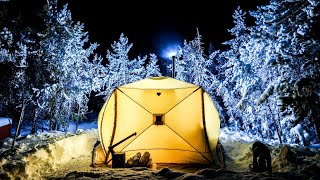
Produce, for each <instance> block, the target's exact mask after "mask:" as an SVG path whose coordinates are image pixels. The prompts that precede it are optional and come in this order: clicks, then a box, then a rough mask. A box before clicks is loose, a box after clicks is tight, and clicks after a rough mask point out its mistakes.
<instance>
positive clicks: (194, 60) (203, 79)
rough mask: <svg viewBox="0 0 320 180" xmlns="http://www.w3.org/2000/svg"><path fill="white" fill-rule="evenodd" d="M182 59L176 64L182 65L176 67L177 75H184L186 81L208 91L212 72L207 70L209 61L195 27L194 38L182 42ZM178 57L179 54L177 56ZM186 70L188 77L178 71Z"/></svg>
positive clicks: (183, 71)
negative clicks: (195, 33)
mask: <svg viewBox="0 0 320 180" xmlns="http://www.w3.org/2000/svg"><path fill="white" fill-rule="evenodd" d="M182 54H183V55H182V60H177V61H178V62H179V61H184V63H177V66H184V67H181V68H180V67H178V68H177V70H178V71H177V77H180V76H181V77H184V78H185V79H181V80H185V81H187V82H190V83H193V84H196V85H199V86H201V87H202V88H204V90H206V91H208V90H209V87H210V86H211V84H212V76H213V75H212V73H211V71H210V70H209V67H210V65H211V61H209V60H208V58H207V57H206V55H205V53H204V48H203V43H202V37H201V35H200V34H199V31H198V29H197V35H196V37H195V39H194V40H192V41H190V42H186V41H185V43H184V46H183V48H182ZM178 57H179V56H178ZM186 72H188V77H187V78H188V79H187V78H186V77H185V75H180V73H182V74H183V73H186Z"/></svg>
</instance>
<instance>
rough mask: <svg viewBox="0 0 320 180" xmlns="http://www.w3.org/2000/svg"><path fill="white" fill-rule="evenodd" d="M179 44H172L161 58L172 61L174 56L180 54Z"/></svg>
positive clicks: (164, 50) (163, 52)
mask: <svg viewBox="0 0 320 180" xmlns="http://www.w3.org/2000/svg"><path fill="white" fill-rule="evenodd" d="M178 47H179V45H178V44H171V45H169V46H167V47H166V48H164V49H163V50H162V53H161V56H162V57H164V58H169V59H172V56H176V55H177V52H178Z"/></svg>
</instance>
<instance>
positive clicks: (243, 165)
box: [219, 128, 254, 171]
mask: <svg viewBox="0 0 320 180" xmlns="http://www.w3.org/2000/svg"><path fill="white" fill-rule="evenodd" d="M219 140H220V143H221V144H222V146H223V149H224V154H225V163H226V167H227V168H228V169H232V170H234V171H249V164H251V163H252V150H251V147H252V144H253V143H254V141H253V140H252V139H250V138H248V136H245V135H243V134H241V132H235V131H230V130H228V129H226V128H225V129H222V130H221V131H220V135H219Z"/></svg>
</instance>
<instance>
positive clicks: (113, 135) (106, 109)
mask: <svg viewBox="0 0 320 180" xmlns="http://www.w3.org/2000/svg"><path fill="white" fill-rule="evenodd" d="M98 129H99V135H100V140H101V144H102V147H103V149H104V152H105V155H106V158H107V161H109V160H110V159H111V158H112V157H111V154H109V152H108V147H109V146H111V145H114V144H116V143H118V142H120V141H121V140H123V139H125V138H126V137H128V136H129V135H131V134H132V133H134V132H136V133H137V135H136V136H133V137H131V138H129V139H127V140H125V141H124V142H122V143H120V144H119V145H117V146H116V147H114V151H115V152H124V153H126V158H127V159H128V158H130V157H132V156H134V155H135V154H136V153H137V152H141V153H142V154H143V152H145V151H148V152H149V153H150V155H151V158H152V160H153V162H154V163H175V164H213V163H214V161H215V159H214V156H215V147H216V145H217V142H218V135H219V131H220V119H219V114H218V112H217V110H216V108H215V106H214V104H213V102H212V100H211V98H210V96H209V95H208V94H207V93H206V92H205V91H204V90H203V89H202V88H201V87H200V86H197V85H194V84H190V83H187V82H183V81H180V80H177V79H174V78H169V77H155V78H147V79H143V80H140V81H137V82H133V83H130V84H126V85H123V86H119V87H117V88H115V90H114V91H113V93H112V94H111V95H110V97H109V98H108V100H107V101H106V102H105V104H104V105H103V107H102V108H101V111H100V113H99V117H98Z"/></svg>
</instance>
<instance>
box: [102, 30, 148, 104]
mask: <svg viewBox="0 0 320 180" xmlns="http://www.w3.org/2000/svg"><path fill="white" fill-rule="evenodd" d="M111 48H112V50H107V55H106V58H107V61H108V65H107V68H106V70H107V71H108V72H107V73H105V74H107V75H106V76H105V77H102V79H104V80H102V81H103V82H104V85H103V90H101V92H100V93H99V94H97V96H101V95H102V96H104V97H105V98H108V97H109V95H110V94H111V93H112V91H113V90H114V88H116V87H118V86H121V85H124V84H127V83H130V82H133V80H134V79H137V76H135V75H136V74H132V75H134V76H135V77H133V76H131V75H130V73H131V72H130V71H132V70H133V67H134V66H135V67H138V66H139V68H142V67H141V66H140V65H137V64H136V63H141V62H142V61H145V58H139V60H136V61H135V63H134V62H133V61H131V60H130V59H129V55H128V53H129V51H130V49H131V48H132V43H130V44H129V41H128V38H127V37H126V36H125V35H124V34H123V33H121V34H120V38H119V41H114V43H113V44H112V45H111ZM139 61H140V62H139Z"/></svg>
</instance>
